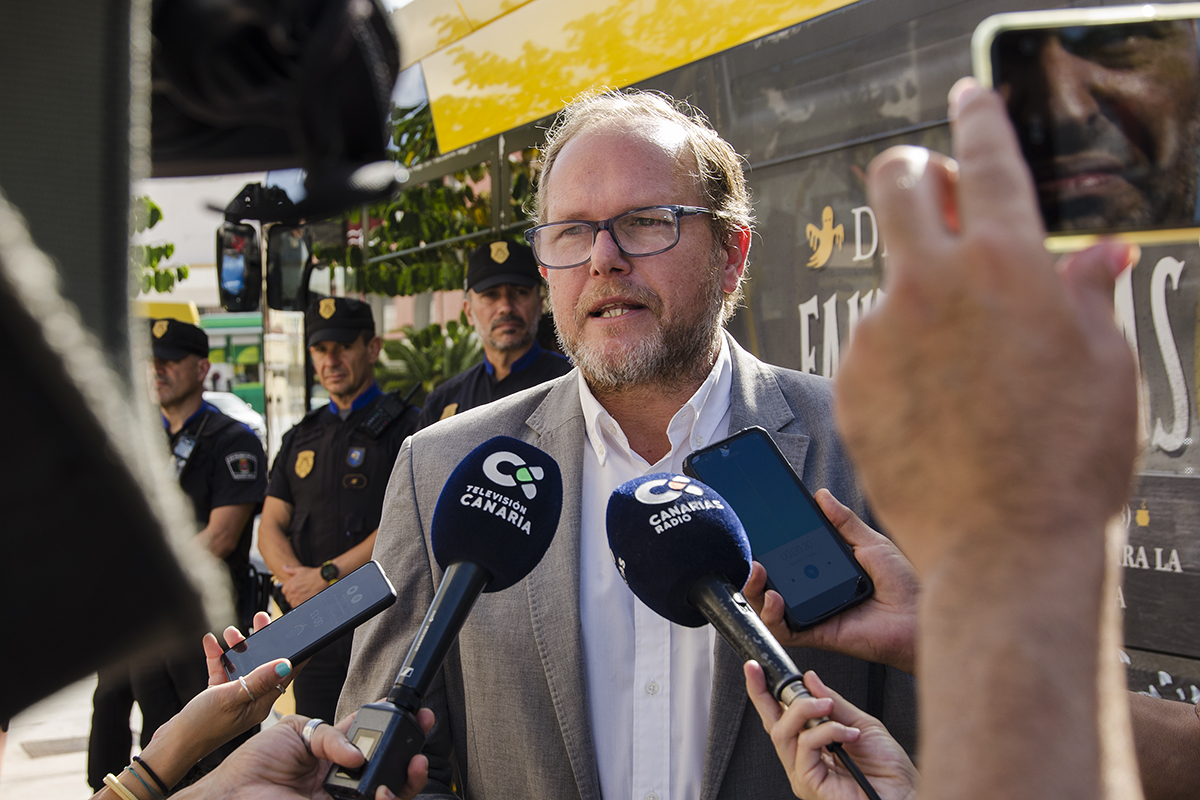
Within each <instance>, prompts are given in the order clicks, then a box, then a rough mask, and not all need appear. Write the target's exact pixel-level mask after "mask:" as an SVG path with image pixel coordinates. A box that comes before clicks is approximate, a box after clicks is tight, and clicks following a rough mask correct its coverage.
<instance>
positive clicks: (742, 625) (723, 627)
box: [606, 473, 815, 724]
mask: <svg viewBox="0 0 1200 800" xmlns="http://www.w3.org/2000/svg"><path fill="white" fill-rule="evenodd" d="M606 524H607V528H608V547H609V550H610V551H611V552H612V556H613V561H615V562H616V564H617V569H618V570H620V572H621V577H623V578H624V579H625V583H626V584H628V585H629V588H630V589H631V590H632V591H633V593H634V594H635V595H637V597H638V599H639V600H641V601H642V602H643V603H645V604H646V605H647V606H648V607H649V608H650V610H652V611H654V612H656V613H658V614H659V615H660V616H663V617H666V618H667V619H669V620H670V621H671V622H675V623H678V624H680V625H683V626H685V627H688V628H698V627H700V626H701V625H704V624H705V623H706V622H711V623H712V625H713V627H714V628H716V629H717V631H718V632H719V633H720V634H721V636H722V637H724V639H725V641H727V642H729V644H730V645H731V646H732V647H733V649H734V650H736V651H737V653H738V655H739V656H741V658H742V660H743V661H749V660H751V659H753V660H755V661H757V662H758V663H759V664H761V665H762V668H763V674H764V675H766V678H767V686H768V688H770V690H771V693H772V694H773V695H774V696H775V698H776V699H777V700H779V701H780V702H781V703H783V704H784V705H791V703H792V701H793V700H795V699H796V698H797V697H807V696H808V690H807V689H805V688H804V683H803V681H802V680H801V678H802V675H801V673H800V671H799V670H798V669H796V664H795V663H794V662H793V661H792V659H791V658H790V657H789V656H788V654H787V652H786V651H785V650H784V649H783V647H782V645H780V644H779V642H778V641H777V640H776V639H775V637H774V636H772V635H771V632H770V631H769V630H767V626H766V625H764V624H763V621H762V620H761V619H759V618H758V615H757V614H755V613H754V609H752V608H751V607H750V604H749V603H747V602H746V598H744V597H743V596H742V593H741V591H740V590H739V589H740V587H741V586H742V585H743V584H745V583H746V578H747V577H749V575H750V559H751V555H750V542H749V540H748V539H747V538H746V531H745V530H744V529H743V528H742V523H741V520H739V519H738V518H737V515H736V514H735V513H733V509H732V508H731V507H730V506H729V504H728V503H727V502H725V500H724V499H723V498H722V497H721V496H720V495H719V494H717V493H716V492H715V491H713V490H712V489H711V488H709V487H708V486H706V485H704V484H703V483H701V482H700V481H698V480H696V479H694V478H688V477H685V476H683V475H673V474H669V473H658V474H654V475H644V476H642V477H640V478H635V479H634V480H631V481H628V482H626V483H623V484H621V485H620V486H618V487H617V489H616V491H614V492H613V493H612V496H611V497H610V498H609V499H608V516H607V519H606ZM814 724H815V723H814Z"/></svg>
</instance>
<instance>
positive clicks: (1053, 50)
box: [1041, 38, 1102, 125]
mask: <svg viewBox="0 0 1200 800" xmlns="http://www.w3.org/2000/svg"><path fill="white" fill-rule="evenodd" d="M1041 64H1042V69H1043V71H1044V74H1045V76H1046V110H1047V112H1048V114H1049V116H1050V120H1049V121H1050V123H1051V124H1052V125H1084V124H1087V122H1088V121H1090V120H1091V119H1092V118H1093V117H1094V116H1095V115H1096V114H1098V113H1100V104H1099V102H1098V101H1097V97H1096V94H1095V88H1096V85H1097V84H1096V77H1097V76H1096V73H1097V71H1098V70H1100V69H1102V67H1100V66H1099V65H1098V64H1095V63H1094V62H1092V61H1089V60H1088V59H1086V58H1081V57H1080V56H1077V55H1075V54H1073V53H1070V52H1068V51H1067V49H1066V48H1064V47H1063V46H1062V42H1061V41H1059V40H1058V39H1056V38H1055V39H1050V40H1049V41H1048V42H1047V43H1046V46H1045V47H1044V48H1042V55H1041Z"/></svg>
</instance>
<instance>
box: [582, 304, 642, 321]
mask: <svg viewBox="0 0 1200 800" xmlns="http://www.w3.org/2000/svg"><path fill="white" fill-rule="evenodd" d="M639 308H645V306H640V305H634V304H632V303H605V304H604V305H602V306H600V307H599V308H597V309H594V310H593V311H591V312H589V313H588V316H590V317H594V318H596V319H615V318H616V317H623V316H625V315H626V314H628V313H629V312H631V311H636V310H637V309H639Z"/></svg>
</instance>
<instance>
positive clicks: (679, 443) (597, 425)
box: [577, 334, 733, 467]
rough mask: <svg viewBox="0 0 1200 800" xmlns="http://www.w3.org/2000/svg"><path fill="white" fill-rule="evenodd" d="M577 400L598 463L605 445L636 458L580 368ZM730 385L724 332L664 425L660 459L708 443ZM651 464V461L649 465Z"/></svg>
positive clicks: (602, 460) (603, 459)
mask: <svg viewBox="0 0 1200 800" xmlns="http://www.w3.org/2000/svg"><path fill="white" fill-rule="evenodd" d="M577 380H578V381H579V403H580V405H581V406H582V408H583V420H584V430H585V431H586V433H587V438H588V442H589V443H590V444H591V446H592V449H593V450H594V451H595V453H596V458H597V459H599V462H600V466H602V467H603V466H604V465H605V462H606V461H607V460H608V453H609V448H619V449H620V450H621V451H623V452H624V453H626V454H627V456H628V457H630V458H637V459H640V458H641V456H639V455H637V454H636V453H634V452H633V451H632V450H631V449H630V447H629V439H627V438H626V436H625V432H624V431H623V430H621V426H620V425H618V424H617V421H616V420H615V419H613V417H612V415H611V414H609V413H608V411H606V410H605V408H604V406H602V405H600V401H599V400H597V399H596V396H595V395H593V394H592V390H591V389H590V388H589V387H588V385H587V381H586V380H584V378H583V373H582V372H580V373H579V375H578V376H577ZM732 388H733V359H732V358H731V357H730V354H729V344H728V342H726V341H725V336H724V334H722V336H721V349H720V351H719V352H718V353H717V361H716V363H715V364H713V368H712V370H710V371H709V373H708V377H707V378H705V380H704V383H702V384H700V388H699V389H697V390H696V393H695V394H693V395H692V396H691V398H690V399H689V400H688V401H687V402H686V403H684V404H683V406H682V407H681V408H680V409H679V410H678V411H676V412H675V416H673V417H671V422H670V424H668V425H667V438H668V439H669V440H670V441H671V452H670V453H668V454H667V455H666V456H665V457H664V460H670V459H671V458H672V457H673V455H674V454H675V453H676V452H677V451H679V450H680V448H684V447H686V448H687V449H688V451H691V450H694V449H697V448H699V447H704V446H705V445H708V444H711V443H712V439H713V434H714V432H715V431H716V430H717V426H718V425H720V423H721V420H722V419H724V417H725V413H726V412H727V411H728V410H729V397H730V391H731V390H732ZM649 466H653V464H651V465H649Z"/></svg>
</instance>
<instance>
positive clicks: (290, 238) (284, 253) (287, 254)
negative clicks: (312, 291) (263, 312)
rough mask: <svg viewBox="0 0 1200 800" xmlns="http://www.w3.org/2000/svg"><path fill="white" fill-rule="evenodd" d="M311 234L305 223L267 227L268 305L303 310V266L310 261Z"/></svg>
mask: <svg viewBox="0 0 1200 800" xmlns="http://www.w3.org/2000/svg"><path fill="white" fill-rule="evenodd" d="M312 252H313V237H312V231H310V230H309V228H308V226H307V225H298V226H291V225H272V226H271V227H270V228H269V229H268V230H267V305H268V306H270V307H271V308H275V309H281V310H284V311H303V310H304V306H303V300H304V294H305V293H304V291H303V288H304V285H305V280H306V278H307V275H306V274H305V267H307V266H308V265H309V264H310V263H311V262H312Z"/></svg>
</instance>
